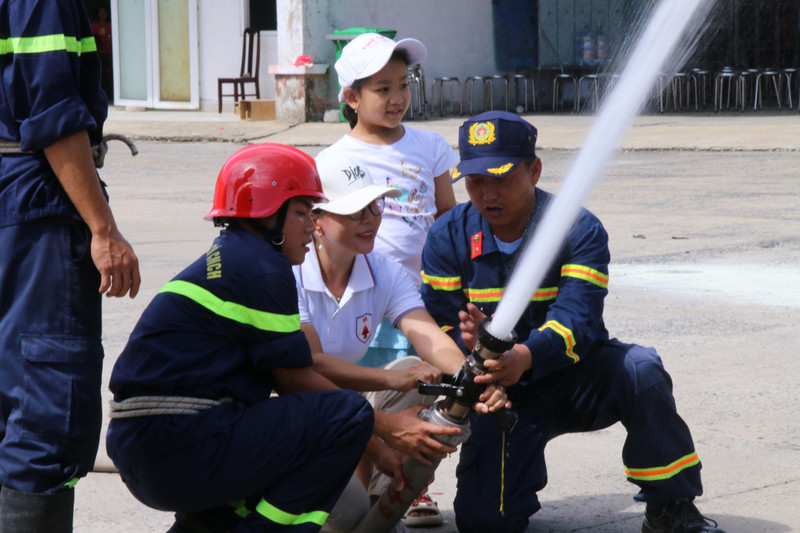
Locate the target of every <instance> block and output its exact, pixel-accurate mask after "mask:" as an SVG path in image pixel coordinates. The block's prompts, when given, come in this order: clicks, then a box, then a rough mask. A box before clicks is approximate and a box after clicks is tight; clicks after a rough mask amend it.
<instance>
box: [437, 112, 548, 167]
mask: <svg viewBox="0 0 800 533" xmlns="http://www.w3.org/2000/svg"><path fill="white" fill-rule="evenodd" d="M536 135H537V132H536V128H534V127H533V125H532V124H530V123H529V122H528V121H526V120H524V119H522V118H520V117H519V116H517V115H515V114H514V113H509V112H507V111H487V112H486V113H481V114H480V115H477V116H474V117H472V118H470V119H467V121H466V122H464V124H462V125H461V127H460V128H459V130H458V153H459V156H460V157H461V161H459V163H458V165H457V166H456V170H455V172H453V177H452V181H454V182H455V181H457V180H459V179H460V178H461V177H462V176H466V175H469V174H481V175H484V176H496V177H498V178H501V177H503V176H505V175H507V174H508V173H510V172H513V171H514V169H515V168H517V165H519V164H520V162H522V161H523V160H525V159H534V158H535V157H536Z"/></svg>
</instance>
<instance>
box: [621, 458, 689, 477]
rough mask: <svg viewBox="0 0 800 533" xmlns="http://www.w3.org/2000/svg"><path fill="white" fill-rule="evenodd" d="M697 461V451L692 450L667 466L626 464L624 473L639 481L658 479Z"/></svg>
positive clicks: (670, 475)
mask: <svg viewBox="0 0 800 533" xmlns="http://www.w3.org/2000/svg"><path fill="white" fill-rule="evenodd" d="M699 462H700V458H699V457H698V456H697V452H692V453H690V454H689V455H684V456H683V457H681V458H680V459H678V460H677V461H675V462H673V463H670V464H668V465H667V466H659V467H655V468H628V467H627V466H626V467H625V474H626V475H627V476H628V477H629V478H631V479H638V480H640V481H659V480H662V479H669V478H671V477H672V476H674V475H676V474H677V473H678V472H681V471H683V470H685V469H687V468H689V467H692V466H694V465H696V464H698V463H699Z"/></svg>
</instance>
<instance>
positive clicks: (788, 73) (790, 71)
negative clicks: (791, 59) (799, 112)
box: [781, 68, 797, 109]
mask: <svg viewBox="0 0 800 533" xmlns="http://www.w3.org/2000/svg"><path fill="white" fill-rule="evenodd" d="M781 74H783V76H784V77H785V78H786V100H787V101H788V102H789V109H793V108H794V107H793V106H792V85H793V83H792V82H793V81H794V75H795V74H797V69H796V68H784V69H781Z"/></svg>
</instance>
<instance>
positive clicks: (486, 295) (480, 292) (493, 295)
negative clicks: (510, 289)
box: [464, 288, 505, 302]
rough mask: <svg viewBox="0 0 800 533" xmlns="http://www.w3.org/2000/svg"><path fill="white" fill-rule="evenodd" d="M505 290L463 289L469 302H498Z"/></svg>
mask: <svg viewBox="0 0 800 533" xmlns="http://www.w3.org/2000/svg"><path fill="white" fill-rule="evenodd" d="M504 292H505V289H472V288H466V289H464V294H466V295H467V298H469V301H470V302H499V301H500V299H501V298H502V297H503V293H504Z"/></svg>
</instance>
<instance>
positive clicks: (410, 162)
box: [320, 33, 458, 366]
mask: <svg viewBox="0 0 800 533" xmlns="http://www.w3.org/2000/svg"><path fill="white" fill-rule="evenodd" d="M426 54H427V52H426V50H425V46H424V45H423V44H422V43H421V42H419V41H418V40H416V39H403V40H400V41H397V42H395V41H393V40H391V39H389V38H388V37H384V36H382V35H379V34H376V33H365V34H363V35H359V36H358V37H356V38H355V39H353V40H352V41H350V43H348V44H347V46H345V47H344V49H343V50H342V56H341V58H340V59H339V60H338V61H337V62H336V65H335V67H336V72H337V74H338V75H339V85H340V86H341V87H342V89H341V91H340V92H339V101H340V102H342V103H344V104H345V107H344V115H345V117H346V118H347V119H348V121H349V122H350V127H351V130H350V132H349V133H348V134H347V135H345V136H344V137H342V138H341V139H339V140H338V141H337V142H336V143H334V144H333V145H331V146H330V147H328V148H327V149H325V150H323V152H321V154H320V155H325V154H328V153H338V154H343V155H347V156H349V157H351V158H352V159H354V160H357V161H361V162H363V163H364V164H365V166H366V168H367V169H368V170H369V172H370V174H371V175H372V179H373V181H374V182H375V184H376V185H381V186H388V187H393V188H397V189H399V190H400V193H401V195H400V196H399V197H397V198H387V199H386V206H385V209H384V213H383V223H382V224H381V229H380V231H379V232H378V238H377V240H376V241H375V250H377V251H379V252H381V253H383V254H384V255H387V256H388V257H390V258H391V259H393V260H394V261H396V262H397V263H400V264H401V265H403V267H404V268H405V270H406V272H408V274H409V275H410V276H411V279H412V280H414V282H415V283H416V285H417V288H419V286H420V285H421V283H422V278H421V276H420V257H421V255H422V247H423V245H424V244H425V237H426V235H427V233H428V229H429V228H430V226H431V224H432V223H433V221H434V219H435V218H436V217H438V216H440V215H441V214H442V213H444V212H445V211H447V210H448V209H450V208H451V207H453V206H454V205H455V204H456V200H455V195H454V193H453V186H452V185H451V183H450V168H451V167H452V166H453V165H455V163H456V162H457V160H458V158H457V156H456V154H455V151H454V150H453V149H452V147H451V146H450V145H449V144H448V143H447V141H446V140H445V138H444V137H443V136H442V135H441V134H439V133H437V132H434V131H424V130H418V129H416V128H410V127H408V126H404V125H403V124H401V123H400V122H401V120H402V118H403V115H405V113H406V111H407V110H408V106H409V105H410V103H411V95H410V92H409V90H408V66H409V65H414V64H417V63H420V62H422V60H424V59H425V56H426ZM413 353H414V352H413V349H411V348H410V346H409V343H408V341H407V340H406V339H405V337H403V335H402V334H400V333H399V332H398V331H397V330H396V329H394V328H392V327H391V325H390V324H389V323H388V322H385V321H384V322H382V323H381V325H380V326H379V328H378V331H377V334H376V339H375V342H373V344H372V345H371V350H370V353H369V354H368V355H367V358H366V361H365V363H366V364H370V365H376V366H380V365H381V364H383V363H385V362H387V361H389V360H392V359H395V358H397V357H401V356H404V355H407V354H413Z"/></svg>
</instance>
